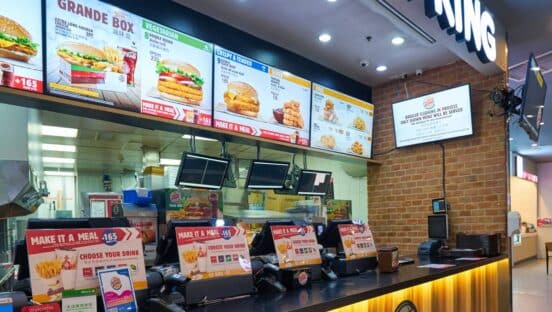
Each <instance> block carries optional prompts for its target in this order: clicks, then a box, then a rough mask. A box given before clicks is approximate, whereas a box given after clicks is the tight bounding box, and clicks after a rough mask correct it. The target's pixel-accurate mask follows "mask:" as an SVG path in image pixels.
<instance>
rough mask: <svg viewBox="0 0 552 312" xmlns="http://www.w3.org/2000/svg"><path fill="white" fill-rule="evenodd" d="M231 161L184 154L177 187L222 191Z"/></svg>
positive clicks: (177, 178)
mask: <svg viewBox="0 0 552 312" xmlns="http://www.w3.org/2000/svg"><path fill="white" fill-rule="evenodd" d="M229 163H230V160H228V159H223V158H215V157H209V156H204V155H198V154H192V153H184V154H182V161H181V162H180V166H179V167H178V175H177V176H176V181H175V182H174V185H175V186H183V187H191V188H203V189H217V190H218V189H220V188H221V187H222V184H223V183H224V177H225V176H226V172H227V170H228V164H229Z"/></svg>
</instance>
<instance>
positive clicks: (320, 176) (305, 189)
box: [297, 170, 332, 196]
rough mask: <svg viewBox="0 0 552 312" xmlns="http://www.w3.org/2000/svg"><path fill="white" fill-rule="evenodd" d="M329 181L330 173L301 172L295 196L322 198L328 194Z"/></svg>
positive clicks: (330, 178)
mask: <svg viewBox="0 0 552 312" xmlns="http://www.w3.org/2000/svg"><path fill="white" fill-rule="evenodd" d="M331 180H332V173H331V172H327V171H313V170H302V171H301V175H300V177H299V183H298V187H297V194H298V195H315V196H316V195H317V196H324V195H326V193H327V192H328V188H329V186H330V183H331Z"/></svg>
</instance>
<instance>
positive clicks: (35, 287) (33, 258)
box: [26, 228, 147, 303]
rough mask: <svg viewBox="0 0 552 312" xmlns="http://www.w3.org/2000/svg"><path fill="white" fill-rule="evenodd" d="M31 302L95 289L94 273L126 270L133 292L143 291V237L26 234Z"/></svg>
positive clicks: (129, 233) (118, 232)
mask: <svg viewBox="0 0 552 312" xmlns="http://www.w3.org/2000/svg"><path fill="white" fill-rule="evenodd" d="M26 239H27V251H28V254H29V271H30V277H31V289H32V294H33V300H35V301H37V302H41V303H42V302H53V301H59V300H61V294H62V292H63V291H64V290H71V289H85V288H97V287H98V286H99V284H98V277H97V272H98V271H100V270H103V269H111V268H116V267H129V268H130V271H131V275H132V280H133V284H134V285H133V286H134V289H136V290H141V289H146V288H147V282H146V270H145V264H144V254H143V250H142V237H141V235H140V231H139V230H137V229H135V228H106V229H59V230H28V231H27V233H26Z"/></svg>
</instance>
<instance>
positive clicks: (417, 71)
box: [416, 69, 424, 76]
mask: <svg viewBox="0 0 552 312" xmlns="http://www.w3.org/2000/svg"><path fill="white" fill-rule="evenodd" d="M423 74H424V71H423V70H422V69H416V76H421V75H423Z"/></svg>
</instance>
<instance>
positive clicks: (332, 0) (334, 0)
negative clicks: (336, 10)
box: [328, 0, 337, 2]
mask: <svg viewBox="0 0 552 312" xmlns="http://www.w3.org/2000/svg"><path fill="white" fill-rule="evenodd" d="M328 2H337V0H328Z"/></svg>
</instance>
